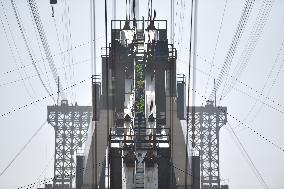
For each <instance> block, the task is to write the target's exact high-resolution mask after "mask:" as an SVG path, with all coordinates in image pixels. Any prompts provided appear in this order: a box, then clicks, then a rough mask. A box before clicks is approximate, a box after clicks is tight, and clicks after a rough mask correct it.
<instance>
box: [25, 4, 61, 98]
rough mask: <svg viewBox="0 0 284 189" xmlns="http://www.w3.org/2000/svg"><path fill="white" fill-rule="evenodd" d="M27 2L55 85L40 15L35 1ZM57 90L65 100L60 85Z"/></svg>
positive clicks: (55, 74) (54, 73)
mask: <svg viewBox="0 0 284 189" xmlns="http://www.w3.org/2000/svg"><path fill="white" fill-rule="evenodd" d="M27 1H28V5H29V7H30V9H31V11H32V15H33V18H34V21H35V24H36V27H37V30H38V33H39V35H40V39H41V42H42V45H43V49H44V52H45V55H46V57H47V61H48V63H49V67H50V69H51V71H52V76H53V79H54V81H55V83H57V78H58V72H57V69H56V66H55V63H54V60H53V58H52V55H51V51H50V47H49V44H48V41H47V37H46V34H45V31H44V29H43V25H42V22H41V18H40V15H39V11H38V8H37V4H36V2H35V0H27ZM59 88H60V95H61V98H62V99H66V95H65V93H64V91H63V90H62V89H63V87H62V85H61V84H60V86H59Z"/></svg>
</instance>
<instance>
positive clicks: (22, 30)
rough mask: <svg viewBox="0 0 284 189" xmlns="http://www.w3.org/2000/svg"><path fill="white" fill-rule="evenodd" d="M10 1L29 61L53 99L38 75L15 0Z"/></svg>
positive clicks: (48, 92)
mask: <svg viewBox="0 0 284 189" xmlns="http://www.w3.org/2000/svg"><path fill="white" fill-rule="evenodd" d="M10 2H11V4H12V8H13V12H14V15H15V17H16V21H17V24H18V27H19V29H20V32H21V35H22V38H23V40H24V43H25V47H26V49H27V51H28V54H29V57H30V59H31V61H32V65H33V67H34V68H35V70H36V73H37V75H38V76H39V80H40V82H41V84H42V86H43V88H44V89H45V91H46V92H47V94H49V96H51V97H52V99H53V101H55V98H54V97H53V96H52V95H51V91H49V89H48V88H47V86H46V84H45V83H44V81H43V79H42V77H41V75H40V71H39V68H38V66H37V64H36V62H35V59H34V56H33V54H32V50H31V47H30V45H29V42H28V41H29V40H28V37H27V35H26V33H25V29H24V26H23V24H22V22H21V18H20V15H19V12H18V10H17V7H16V4H15V0H10Z"/></svg>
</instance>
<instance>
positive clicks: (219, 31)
mask: <svg viewBox="0 0 284 189" xmlns="http://www.w3.org/2000/svg"><path fill="white" fill-rule="evenodd" d="M227 4H228V0H226V1H225V5H224V9H223V13H222V18H221V23H220V26H219V29H218V34H217V39H216V43H215V47H214V51H213V57H212V60H211V61H210V70H209V74H211V73H212V69H213V67H214V64H215V57H216V51H217V48H218V45H219V40H220V34H221V30H222V28H223V22H224V17H225V13H226V11H227ZM208 84H209V77H207V81H206V84H205V92H204V94H206V93H207V88H208Z"/></svg>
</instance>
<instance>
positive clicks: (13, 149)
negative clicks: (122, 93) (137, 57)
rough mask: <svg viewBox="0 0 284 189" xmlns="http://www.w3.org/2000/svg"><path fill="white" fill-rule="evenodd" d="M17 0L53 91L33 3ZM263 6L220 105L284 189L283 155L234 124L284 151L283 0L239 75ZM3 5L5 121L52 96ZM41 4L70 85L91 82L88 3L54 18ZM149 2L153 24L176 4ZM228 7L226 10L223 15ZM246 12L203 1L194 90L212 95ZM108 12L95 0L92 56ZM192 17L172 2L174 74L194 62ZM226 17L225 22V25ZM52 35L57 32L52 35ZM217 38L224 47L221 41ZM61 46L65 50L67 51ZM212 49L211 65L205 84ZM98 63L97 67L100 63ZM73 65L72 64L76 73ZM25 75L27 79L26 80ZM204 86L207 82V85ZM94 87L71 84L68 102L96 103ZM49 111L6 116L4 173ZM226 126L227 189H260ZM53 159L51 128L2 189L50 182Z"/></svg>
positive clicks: (1, 147)
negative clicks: (190, 51) (154, 17)
mask: <svg viewBox="0 0 284 189" xmlns="http://www.w3.org/2000/svg"><path fill="white" fill-rule="evenodd" d="M15 1H16V5H17V7H18V9H19V13H20V15H21V19H22V23H23V24H24V26H25V32H26V33H27V35H28V37H29V44H30V46H31V47H32V53H33V56H34V57H35V59H36V60H37V65H38V66H39V68H40V72H41V75H42V77H43V79H44V82H45V83H46V84H47V86H48V88H50V89H51V90H52V91H53V92H54V91H56V84H55V82H54V80H53V78H52V74H51V72H50V69H49V66H48V63H47V61H46V58H45V55H44V51H43V48H42V45H41V44H40V41H39V39H38V35H37V33H36V31H35V28H34V25H33V20H32V19H31V14H30V10H29V8H28V5H27V1H20V0H15ZM263 1H264V0H256V2H255V5H254V7H253V10H252V13H251V16H250V17H249V20H248V23H247V26H246V28H245V30H244V33H243V37H242V38H241V41H240V44H239V46H238V48H237V51H236V54H235V56H234V59H233V62H232V65H231V67H230V72H229V75H232V76H237V77H238V82H237V83H236V85H234V87H233V89H232V90H231V91H229V93H228V95H227V96H226V97H225V98H223V100H222V101H219V100H218V104H220V105H223V106H227V107H228V112H229V113H230V114H231V115H232V117H229V118H228V122H229V124H230V125H231V126H232V127H233V128H235V129H234V130H235V132H236V134H237V136H238V137H239V139H240V141H241V143H242V144H243V146H244V148H245V149H246V150H247V152H248V154H249V155H250V157H251V159H252V161H253V163H254V164H255V166H256V167H257V169H258V170H259V172H260V173H261V175H262V177H263V179H264V180H265V181H266V183H267V184H268V186H269V188H272V189H283V188H284V180H283V178H284V169H283V167H284V161H283V159H284V152H283V151H281V150H279V149H278V148H276V147H275V146H273V145H271V144H270V143H268V142H267V141H265V140H264V139H262V138H260V137H259V136H258V135H256V134H254V133H253V132H252V131H251V130H249V129H247V128H246V127H244V126H243V125H240V126H238V124H237V121H236V120H240V121H242V122H243V123H245V124H246V125H248V126H249V127H250V128H253V129H254V130H256V131H257V132H259V133H260V134H262V135H263V136H264V137H266V138H268V139H270V140H271V141H273V142H274V143H275V144H277V145H279V146H280V147H282V148H283V147H284V139H283V136H284V134H283V133H284V127H283V122H284V116H283V112H284V98H283V97H284V90H283V81H284V74H283V61H284V52H283V51H284V49H283V48H281V47H282V44H283V41H284V36H283V33H284V22H283V20H284V11H283V10H284V1H283V0H275V1H274V3H273V6H272V8H271V13H270V14H269V16H268V17H267V18H268V20H267V22H266V24H265V27H264V29H263V32H262V33H261V35H260V38H259V40H258V42H257V43H256V48H255V49H254V51H253V53H252V56H251V58H250V59H249V61H248V64H247V66H246V67H245V69H244V71H243V72H242V74H238V75H235V74H234V73H235V72H234V70H236V69H237V68H238V66H239V65H241V62H242V61H241V60H242V59H240V58H241V54H242V51H243V49H245V46H246V44H247V42H248V40H249V38H250V33H251V31H252V29H253V25H254V23H255V20H256V17H257V14H258V12H259V9H260V8H261V5H262V3H263ZM0 2H1V4H0V18H1V23H0V24H1V27H0V52H1V53H0V55H1V63H0V78H1V80H0V99H1V100H0V102H1V103H0V104H1V106H0V113H1V115H2V114H5V113H7V112H9V111H11V110H14V109H18V108H19V107H21V106H24V105H26V104H30V103H31V102H32V101H35V100H37V99H42V98H43V97H45V96H47V94H46V92H45V90H44V88H43V87H42V85H41V83H40V80H39V79H38V77H36V76H35V75H36V71H35V69H34V68H33V66H32V65H31V63H32V62H31V60H30V58H29V56H28V53H27V50H26V48H25V45H24V41H23V39H22V37H21V34H20V31H19V28H18V26H17V22H16V19H15V16H14V14H13V10H12V7H11V3H10V1H9V0H5V1H4V0H0ZM36 2H37V4H38V9H39V13H40V16H41V19H42V23H43V27H44V29H45V33H46V35H47V38H48V43H49V46H50V49H51V52H52V54H53V55H54V57H53V58H54V61H55V64H56V67H57V69H58V72H59V75H60V77H61V80H62V83H63V85H64V87H66V86H68V85H71V84H73V83H78V82H80V81H81V80H84V79H88V77H89V76H90V75H91V64H90V58H91V48H90V43H89V42H90V38H91V27H90V2H89V0H80V1H72V0H66V1H65V0H59V1H58V4H57V5H56V6H55V20H53V18H52V17H51V14H52V13H51V7H50V5H49V0H45V1H39V0H36ZM108 2H109V7H108V9H109V10H110V11H109V12H108V13H109V18H111V17H112V15H111V14H112V11H111V10H112V7H111V2H112V1H110V0H109V1H108ZM147 2H148V1H146V0H144V1H140V18H141V17H142V16H145V17H147ZM226 2H227V4H226ZM267 2H270V1H267ZM65 3H66V4H65ZM153 3H154V5H153V7H154V8H155V9H156V11H157V18H158V19H167V20H169V19H170V14H169V13H170V0H154V2H153ZM225 4H226V10H225V12H224V7H225ZM117 5H118V7H117V19H124V17H125V11H124V10H125V1H124V0H117ZM183 5H185V6H183ZM244 5H245V0H227V1H226V0H199V6H198V28H197V31H198V33H197V49H196V54H197V55H198V56H197V66H196V67H197V71H196V73H197V80H196V82H197V88H196V90H197V91H198V92H199V94H201V95H205V96H206V97H208V96H209V93H210V92H211V91H212V89H213V78H217V76H218V74H219V72H220V68H221V67H222V65H223V63H224V60H225V57H226V55H227V52H228V49H229V47H230V44H231V42H232V39H233V36H234V33H235V30H236V27H237V24H238V21H239V19H240V16H241V11H242V9H243V7H244ZM68 6H69V8H70V9H69V12H68V9H65V7H66V8H68ZM65 10H66V11H65ZM103 11H104V5H103V1H101V0H100V1H97V7H96V16H97V19H96V21H97V25H96V26H97V27H96V36H97V41H96V47H97V55H96V56H100V53H101V50H100V48H101V47H102V46H103V45H104V19H103V18H104V12H103ZM189 12H190V1H185V0H175V15H176V16H175V24H176V26H175V46H176V47H177V49H178V59H179V60H178V69H177V70H178V73H184V74H186V75H187V74H188V73H187V72H185V71H184V70H187V65H188V46H189V40H188V39H189V22H190V17H189V16H190V15H189ZM223 13H224V19H223V24H222V27H221V25H220V23H221V20H222V15H223ZM68 18H70V25H68V24H67V25H65V24H64V23H65V22H64V20H65V19H67V20H68ZM2 23H3V24H2ZM169 24H170V21H169ZM55 25H56V27H55ZM56 28H57V30H58V32H56ZM69 28H70V30H69ZM109 28H110V27H109ZM220 28H221V29H220ZM68 30H69V31H70V32H71V43H69V42H70V37H69V36H70V35H69V34H70V33H69V32H68ZM219 31H220V34H219V40H218V42H217V38H218V37H217V36H218V33H219ZM169 34H170V33H169ZM13 39H14V41H15V44H16V47H15V45H14V43H13ZM68 41H69V42H68ZM216 43H217V45H216ZM71 44H72V47H73V50H72V51H69V53H68V52H66V50H67V49H69V48H70V47H71ZM74 47H76V48H74ZM215 48H216V51H215V50H214V49H215ZM60 49H61V50H62V51H63V53H61V54H60V52H61V50H60ZM17 51H18V52H19V53H17ZM214 51H215V58H214V60H215V61H214V66H213V67H212V70H211V77H210V79H209V80H208V74H209V73H210V64H211V62H212V59H213V56H214ZM19 57H20V58H19ZM277 57H278V58H277ZM98 62H100V60H99V59H98ZM68 65H74V66H71V68H70V66H68ZM20 67H24V68H20ZM18 68H20V69H18ZM6 72H7V73H6ZM46 72H47V73H46ZM98 73H99V71H98ZM26 77H28V78H29V79H23V78H26ZM228 78H229V79H230V78H231V77H230V76H229V77H228ZM22 79H23V80H24V81H23V80H22ZM17 80H20V81H17ZM13 81H15V82H13ZM207 81H209V82H208V84H207ZM228 81H229V82H228V83H227V85H226V87H228V86H230V84H231V83H232V82H231V81H230V80H228ZM10 82H11V83H10ZM90 83H91V81H87V82H84V83H82V84H80V85H78V86H77V87H75V88H74V90H68V91H67V95H68V99H69V100H70V101H71V103H74V102H75V101H77V102H78V104H79V105H90V104H91V90H90ZM222 87H223V86H222ZM222 87H221V88H220V91H218V93H217V94H218V95H217V98H218V99H219V98H220V96H221V95H222V94H223V93H222V90H223V88H222ZM199 94H196V104H197V105H201V104H202V103H203V104H204V103H205V101H204V98H202V97H201V96H200V95H199ZM52 104H54V102H53V101H52V99H50V98H48V99H46V100H41V101H39V102H37V103H34V104H33V105H28V106H27V107H26V108H23V109H21V110H17V111H15V112H12V113H11V114H9V115H5V116H1V117H0V127H1V132H0V171H2V170H3V169H4V168H5V167H6V166H7V164H8V163H9V162H10V161H11V159H12V158H13V157H14V156H15V154H16V153H17V152H18V151H19V150H20V149H21V148H22V146H23V145H24V144H25V143H26V141H27V140H28V139H29V138H30V137H31V136H32V135H33V133H34V132H35V131H36V130H37V129H38V128H39V127H40V125H41V124H42V123H43V122H44V121H45V120H46V115H47V112H46V106H47V105H52ZM233 116H234V118H233ZM228 128H229V125H227V126H225V127H224V128H222V129H221V131H220V167H221V178H222V180H223V182H224V183H228V184H229V185H230V187H231V188H236V189H259V188H263V187H262V185H261V184H260V183H259V181H258V179H257V178H256V176H255V175H254V173H253V171H252V169H251V168H250V166H249V164H248V163H247V161H246V159H245V158H244V157H243V155H242V153H241V151H240V150H239V148H238V145H236V143H235V142H234V140H233V138H232V136H231V134H230V132H229V131H228ZM53 155H54V130H53V128H52V127H51V126H50V125H45V127H44V128H43V129H42V130H41V131H40V133H39V134H38V135H37V136H36V137H35V138H34V140H33V141H32V142H31V144H30V145H29V146H28V147H27V148H26V149H25V150H24V151H23V153H22V154H21V156H19V157H18V158H17V159H16V161H15V162H14V163H13V164H12V166H11V167H10V168H9V169H8V170H7V171H6V172H5V173H4V174H3V175H2V176H0V188H3V189H4V188H5V189H14V188H18V187H21V186H26V185H28V184H31V183H34V182H35V181H36V179H37V178H39V180H43V179H45V178H51V177H52V176H53Z"/></svg>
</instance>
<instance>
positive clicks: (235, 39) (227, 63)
mask: <svg viewBox="0 0 284 189" xmlns="http://www.w3.org/2000/svg"><path fill="white" fill-rule="evenodd" d="M254 3H255V0H246V3H245V7H244V9H243V11H242V15H241V19H240V20H239V23H238V26H237V29H236V32H235V34H234V37H233V40H232V43H231V45H230V48H229V51H228V53H227V55H226V58H225V61H224V64H223V66H222V69H221V72H220V73H219V75H218V77H217V79H216V85H215V87H214V88H213V90H212V92H211V93H210V96H209V99H213V98H214V96H215V93H216V91H218V89H219V88H220V86H221V85H222V83H223V79H224V78H225V77H226V75H227V74H228V72H229V70H230V66H231V64H232V61H233V58H234V56H235V53H236V50H237V48H238V45H239V42H240V40H241V38H242V35H243V32H244V29H245V27H246V24H247V21H248V18H249V16H250V13H251V11H252V9H253V6H254Z"/></svg>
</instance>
